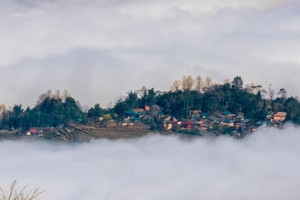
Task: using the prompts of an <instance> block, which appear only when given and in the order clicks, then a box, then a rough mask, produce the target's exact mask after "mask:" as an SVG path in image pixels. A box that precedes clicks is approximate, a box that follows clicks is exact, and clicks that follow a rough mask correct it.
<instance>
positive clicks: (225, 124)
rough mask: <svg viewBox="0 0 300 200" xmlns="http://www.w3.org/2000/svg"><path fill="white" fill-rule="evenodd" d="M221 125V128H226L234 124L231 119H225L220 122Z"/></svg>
mask: <svg viewBox="0 0 300 200" xmlns="http://www.w3.org/2000/svg"><path fill="white" fill-rule="evenodd" d="M221 125H223V126H228V127H233V126H234V123H233V121H232V120H231V119H228V118H227V119H225V120H224V121H223V122H221Z"/></svg>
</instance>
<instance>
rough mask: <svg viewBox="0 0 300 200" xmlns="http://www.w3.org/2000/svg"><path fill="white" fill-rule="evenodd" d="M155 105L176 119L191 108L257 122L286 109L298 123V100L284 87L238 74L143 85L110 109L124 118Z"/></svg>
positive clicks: (183, 116)
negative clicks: (158, 87)
mask: <svg viewBox="0 0 300 200" xmlns="http://www.w3.org/2000/svg"><path fill="white" fill-rule="evenodd" d="M275 94H277V97H276V98H275ZM154 104H156V105H158V106H160V107H161V109H162V113H163V114H166V115H172V116H174V117H176V118H178V119H189V117H190V116H191V111H193V110H200V111H201V112H202V113H207V114H209V115H214V114H219V113H222V112H224V111H229V112H231V113H234V114H239V113H244V114H245V117H246V118H248V119H251V120H252V121H253V122H258V121H263V120H264V119H265V118H266V116H267V115H268V114H269V113H272V112H273V113H274V112H279V111H283V112H287V120H289V121H292V122H294V123H296V124H300V103H299V101H298V100H297V99H296V98H294V97H287V92H286V90H285V89H284V88H282V89H280V91H278V92H277V93H275V92H274V90H273V89H272V88H271V86H270V87H269V88H268V89H267V90H266V89H264V88H262V86H261V85H256V84H254V83H251V84H247V85H244V83H243V80H242V78H241V77H240V76H237V77H235V78H234V79H233V80H232V81H230V80H225V81H224V83H223V84H217V83H213V81H212V79H211V78H210V77H206V78H204V79H203V78H202V77H200V76H197V77H196V78H195V79H194V78H193V77H192V76H183V77H182V79H181V80H176V81H174V83H173V85H172V86H171V89H170V91H166V92H157V91H154V89H153V88H152V89H146V88H142V89H141V90H138V91H131V92H129V93H128V95H127V96H126V97H124V98H123V99H120V100H119V101H118V102H117V103H116V105H115V107H114V108H113V112H114V113H116V114H118V116H120V117H123V116H124V115H125V112H126V110H130V109H134V108H144V107H145V106H146V105H147V106H152V105H154Z"/></svg>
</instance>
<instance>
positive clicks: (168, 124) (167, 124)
mask: <svg viewBox="0 0 300 200" xmlns="http://www.w3.org/2000/svg"><path fill="white" fill-rule="evenodd" d="M177 123H178V120H177V119H176V118H175V117H171V116H169V117H167V118H166V119H165V120H164V125H163V126H164V129H165V130H167V131H169V130H171V129H172V128H173V125H177Z"/></svg>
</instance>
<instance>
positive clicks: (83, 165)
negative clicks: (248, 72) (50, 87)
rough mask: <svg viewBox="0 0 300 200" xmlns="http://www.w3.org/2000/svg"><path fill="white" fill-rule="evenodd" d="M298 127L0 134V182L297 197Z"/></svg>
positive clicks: (96, 191) (90, 194)
mask: <svg viewBox="0 0 300 200" xmlns="http://www.w3.org/2000/svg"><path fill="white" fill-rule="evenodd" d="M299 144H300V132H299V128H296V127H293V126H289V127H287V128H286V129H285V130H279V129H262V130H260V131H258V132H256V133H255V134H253V135H251V136H249V137H247V138H245V139H242V140H236V139H233V138H231V137H218V138H196V139H195V138H194V139H186V138H185V139H182V138H180V137H177V136H160V135H149V136H146V137H143V138H139V139H132V140H114V141H110V140H106V139H99V140H95V141H92V142H89V143H82V144H72V145H71V144H57V143H48V142H41V141H5V140H2V141H1V142H0V159H1V165H0V185H1V186H2V187H7V186H8V185H9V184H10V183H11V182H12V181H13V180H14V179H17V180H18V182H19V186H22V185H25V184H30V185H29V188H30V187H31V188H34V187H36V186H39V187H40V188H41V189H45V190H46V191H45V192H44V193H43V194H42V195H41V196H40V197H41V199H45V200H66V199H72V200H77V199H78V200H92V199H106V200H121V199H122V200H124V199H131V200H157V199H159V200H169V199H172V200H182V199H187V200H199V199H210V200H219V199H221V200H232V199H246V200H248V199H249V200H250V199H251V200H257V199H263V200H276V199H278V200H282V199H289V200H293V199H295V200H296V199H297V200H298V199H299V198H300V190H299V187H300V173H299V169H300V159H299V155H300V145H299Z"/></svg>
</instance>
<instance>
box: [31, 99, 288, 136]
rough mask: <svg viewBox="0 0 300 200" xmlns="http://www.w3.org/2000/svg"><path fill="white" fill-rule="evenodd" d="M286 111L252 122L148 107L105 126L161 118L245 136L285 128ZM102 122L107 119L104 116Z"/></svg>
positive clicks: (172, 124) (171, 125) (187, 127)
mask: <svg viewBox="0 0 300 200" xmlns="http://www.w3.org/2000/svg"><path fill="white" fill-rule="evenodd" d="M286 117H287V113H286V112H277V113H268V115H267V116H266V120H265V121H263V122H256V123H254V124H253V123H252V122H251V120H250V119H246V118H245V115H244V113H239V114H233V113H231V112H229V111H224V112H222V113H218V114H214V115H209V114H208V113H202V112H201V111H200V110H194V111H191V112H190V118H189V119H188V120H183V121H182V120H178V119H176V118H175V117H174V116H166V115H164V114H163V113H162V112H161V108H160V107H159V106H158V105H153V106H151V107H150V106H146V107H145V109H141V108H139V109H133V110H129V111H126V113H125V118H124V119H123V120H122V121H118V122H116V121H114V120H109V121H106V122H105V127H118V126H121V127H126V126H135V125H136V124H137V122H141V121H142V122H145V121H147V120H148V121H153V120H154V119H156V120H157V121H160V122H162V125H161V127H160V129H162V130H165V131H175V132H180V131H184V132H191V133H192V132H193V133H195V132H196V133H197V132H198V133H204V132H214V133H222V132H223V131H224V130H227V131H229V132H231V133H233V134H237V135H241V133H243V135H245V134H247V133H250V132H253V131H255V130H256V129H257V128H258V127H259V126H275V127H282V126H283V123H284V121H285V120H286ZM99 120H100V121H102V122H103V119H102V118H101V117H100V118H99ZM49 129H50V128H40V127H33V128H31V129H30V130H29V131H28V132H27V135H39V136H42V135H44V132H46V131H49Z"/></svg>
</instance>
